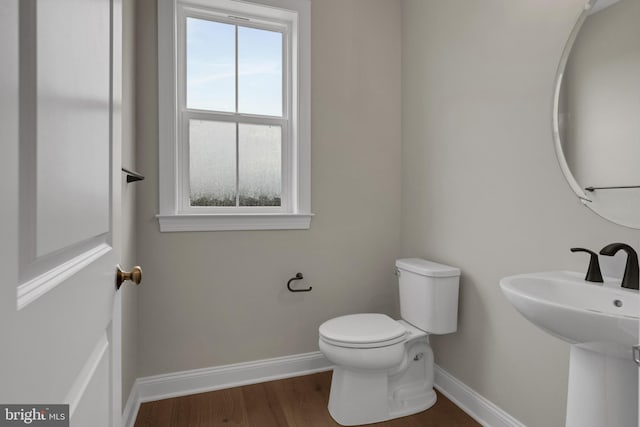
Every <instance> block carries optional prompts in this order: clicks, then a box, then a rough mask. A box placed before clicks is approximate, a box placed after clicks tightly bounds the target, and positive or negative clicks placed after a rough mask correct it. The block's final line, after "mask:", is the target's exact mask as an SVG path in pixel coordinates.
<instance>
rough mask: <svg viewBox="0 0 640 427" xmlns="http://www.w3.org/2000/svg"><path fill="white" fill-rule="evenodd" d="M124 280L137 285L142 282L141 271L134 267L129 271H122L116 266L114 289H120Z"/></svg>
mask: <svg viewBox="0 0 640 427" xmlns="http://www.w3.org/2000/svg"><path fill="white" fill-rule="evenodd" d="M125 280H130V281H132V282H133V283H135V284H136V285H139V284H140V282H142V269H141V268H140V266H137V265H136V266H135V267H133V268H132V269H131V271H122V269H121V268H120V266H119V265H118V266H116V289H120V286H122V283H123V282H124V281H125Z"/></svg>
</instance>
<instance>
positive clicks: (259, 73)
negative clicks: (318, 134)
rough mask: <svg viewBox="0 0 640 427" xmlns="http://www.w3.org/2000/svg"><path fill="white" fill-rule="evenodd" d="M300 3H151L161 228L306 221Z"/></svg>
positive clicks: (306, 44)
mask: <svg viewBox="0 0 640 427" xmlns="http://www.w3.org/2000/svg"><path fill="white" fill-rule="evenodd" d="M309 21H310V3H309V0H255V1H253V2H238V1H233V0H192V1H189V2H181V1H178V0H160V1H159V2H158V51H159V54H158V67H159V70H158V77H159V122H160V129H159V134H160V135H159V136H160V146H159V149H160V153H159V154H160V164H159V170H160V173H159V174H160V213H159V215H158V218H159V221H160V229H161V231H198V230H200V231H207V230H255V229H304V228H309V224H310V220H311V216H312V214H311V213H310V194H309V193H310V142H309V139H310V129H309V120H310V118H309V115H310V107H309V105H310V99H309V97H310V81H309V78H310V72H309V66H310V51H309V50H310V34H309V25H310V24H309Z"/></svg>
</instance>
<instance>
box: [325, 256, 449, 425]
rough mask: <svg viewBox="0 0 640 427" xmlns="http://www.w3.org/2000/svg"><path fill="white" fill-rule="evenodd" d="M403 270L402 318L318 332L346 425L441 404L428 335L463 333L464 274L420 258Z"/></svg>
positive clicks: (357, 320) (339, 416)
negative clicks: (459, 316) (459, 314)
mask: <svg viewBox="0 0 640 427" xmlns="http://www.w3.org/2000/svg"><path fill="white" fill-rule="evenodd" d="M396 267H397V268H398V276H399V282H400V306H401V316H402V318H403V319H402V320H394V319H392V318H390V317H389V316H387V315H385V314H378V313H361V314H351V315H346V316H340V317H336V318H334V319H330V320H327V321H326V322H324V323H323V324H322V325H321V326H320V328H319V330H318V332H319V340H318V345H319V347H320V351H321V352H322V353H323V354H324V355H325V357H326V358H327V359H328V360H329V361H331V363H333V364H334V370H333V377H332V380H331V390H330V394H329V405H328V409H329V413H330V414H331V416H332V417H333V418H334V420H335V421H336V422H338V423H339V424H341V425H345V426H350V425H360V424H369V423H376V422H381V421H386V420H390V419H393V418H399V417H403V416H406V415H411V414H415V413H418V412H421V411H424V410H426V409H428V408H430V407H431V406H433V404H435V402H436V394H435V392H434V390H433V351H432V350H431V347H430V345H429V335H428V332H429V333H434V332H435V333H438V334H443V333H450V332H455V330H456V329H457V306H458V283H459V276H460V270H458V269H457V268H455V267H449V266H445V265H442V264H437V263H432V262H430V261H424V260H420V259H404V260H398V261H396Z"/></svg>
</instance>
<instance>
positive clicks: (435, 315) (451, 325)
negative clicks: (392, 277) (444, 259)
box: [396, 258, 460, 334]
mask: <svg viewBox="0 0 640 427" xmlns="http://www.w3.org/2000/svg"><path fill="white" fill-rule="evenodd" d="M396 268H397V271H398V282H399V286H400V316H401V317H402V318H403V319H404V320H406V321H407V322H409V323H411V324H412V325H413V326H415V327H417V328H419V329H422V330H423V331H425V332H428V333H431V334H449V333H452V332H455V331H456V330H457V329H458V289H459V286H460V269H459V268H456V267H450V266H448V265H444V264H438V263H435V262H431V261H425V260H423V259H418V258H405V259H399V260H397V261H396Z"/></svg>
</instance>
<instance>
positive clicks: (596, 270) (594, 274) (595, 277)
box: [571, 248, 604, 283]
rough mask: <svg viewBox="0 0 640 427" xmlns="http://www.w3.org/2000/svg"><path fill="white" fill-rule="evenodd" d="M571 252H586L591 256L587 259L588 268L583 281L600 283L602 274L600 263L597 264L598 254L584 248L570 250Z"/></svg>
mask: <svg viewBox="0 0 640 427" xmlns="http://www.w3.org/2000/svg"><path fill="white" fill-rule="evenodd" d="M571 252H586V253H588V254H589V255H591V258H590V259H589V268H588V269H587V275H586V276H585V278H584V280H586V281H587V282H596V283H602V282H604V280H603V279H602V272H600V263H599V262H598V254H597V253H595V252H593V251H590V250H589V249H585V248H571Z"/></svg>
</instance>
